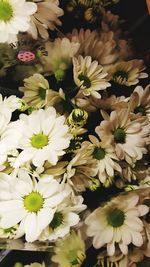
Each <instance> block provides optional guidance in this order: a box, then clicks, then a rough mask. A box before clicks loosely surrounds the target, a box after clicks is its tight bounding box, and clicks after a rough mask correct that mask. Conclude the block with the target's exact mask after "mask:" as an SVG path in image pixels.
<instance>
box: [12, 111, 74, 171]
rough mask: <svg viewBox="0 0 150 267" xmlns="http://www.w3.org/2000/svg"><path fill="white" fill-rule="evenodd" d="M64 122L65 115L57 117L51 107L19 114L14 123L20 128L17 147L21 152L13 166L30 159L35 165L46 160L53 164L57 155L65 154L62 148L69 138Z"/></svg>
mask: <svg viewBox="0 0 150 267" xmlns="http://www.w3.org/2000/svg"><path fill="white" fill-rule="evenodd" d="M64 123H65V117H64V116H58V117H57V114H56V110H55V109H54V108H53V107H50V108H48V109H47V110H42V109H40V110H38V111H34V112H32V113H31V114H30V115H29V116H28V115H25V114H21V115H20V120H18V121H16V124H17V126H18V127H19V126H20V128H21V133H22V137H21V138H20V139H19V145H18V148H20V149H22V152H21V153H20V154H19V156H18V158H17V159H16V161H15V163H14V166H15V167H19V166H20V165H22V164H23V163H25V162H27V161H30V160H32V163H33V164H34V165H35V166H36V167H42V166H43V164H44V162H45V161H46V160H47V161H49V162H50V163H51V164H53V165H55V164H56V163H57V161H58V159H59V157H60V156H62V155H64V154H65V151H64V149H66V148H67V147H68V146H69V143H70V139H71V135H70V134H68V126H67V125H65V124H64ZM16 138H17V136H16Z"/></svg>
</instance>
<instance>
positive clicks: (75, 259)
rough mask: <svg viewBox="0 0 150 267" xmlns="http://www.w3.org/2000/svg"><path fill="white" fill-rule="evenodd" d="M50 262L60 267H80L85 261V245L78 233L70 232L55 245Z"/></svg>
mask: <svg viewBox="0 0 150 267" xmlns="http://www.w3.org/2000/svg"><path fill="white" fill-rule="evenodd" d="M54 252H55V255H54V256H52V261H53V262H56V263H57V264H59V266H60V267H72V266H76V267H80V266H81V264H82V262H83V261H84V259H85V244H84V242H83V240H82V239H81V235H80V233H79V232H78V234H77V233H75V232H72V233H71V234H70V235H68V236H67V237H65V238H64V239H63V240H61V241H60V242H58V243H57V244H56V247H55V248H54Z"/></svg>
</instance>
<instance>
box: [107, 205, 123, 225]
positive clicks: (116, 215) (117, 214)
mask: <svg viewBox="0 0 150 267" xmlns="http://www.w3.org/2000/svg"><path fill="white" fill-rule="evenodd" d="M124 220H125V214H124V212H123V211H122V210H120V209H117V208H115V209H113V210H112V211H110V212H109V213H108V214H107V222H108V224H109V225H111V226H112V227H120V226H122V225H123V223H124Z"/></svg>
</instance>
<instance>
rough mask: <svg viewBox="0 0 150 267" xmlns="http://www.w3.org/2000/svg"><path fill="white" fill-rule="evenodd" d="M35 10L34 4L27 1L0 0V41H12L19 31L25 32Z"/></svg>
mask: <svg viewBox="0 0 150 267" xmlns="http://www.w3.org/2000/svg"><path fill="white" fill-rule="evenodd" d="M36 10H37V6H36V4H35V3H32V2H29V1H24V0H0V43H5V42H8V43H10V42H13V41H15V40H16V39H17V34H18V32H19V31H21V32H26V31H27V30H28V29H29V26H30V25H29V23H30V20H31V15H32V14H34V13H35V12H36Z"/></svg>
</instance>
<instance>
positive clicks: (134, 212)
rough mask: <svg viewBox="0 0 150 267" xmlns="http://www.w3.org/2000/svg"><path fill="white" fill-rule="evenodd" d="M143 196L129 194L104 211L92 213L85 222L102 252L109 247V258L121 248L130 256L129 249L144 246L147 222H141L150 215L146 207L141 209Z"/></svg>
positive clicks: (114, 201)
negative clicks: (144, 230) (116, 247)
mask: <svg viewBox="0 0 150 267" xmlns="http://www.w3.org/2000/svg"><path fill="white" fill-rule="evenodd" d="M138 202H139V196H138V195H137V194H135V193H134V194H131V195H130V194H128V195H122V196H119V197H116V198H115V199H113V200H111V201H109V202H108V203H107V204H105V205H104V206H103V207H99V208H97V209H96V210H94V212H92V213H91V214H90V215H89V216H88V217H87V218H86V220H85V223H86V224H87V225H88V228H87V235H88V236H92V237H93V246H94V247H95V248H97V249H98V248H101V247H103V246H105V245H107V253H108V255H109V256H112V255H114V254H115V246H116V244H118V245H119V248H120V250H121V251H122V253H123V254H125V255H126V254H127V253H128V245H129V244H130V243H132V244H133V245H134V246H137V247H141V246H142V245H143V237H142V231H143V227H144V225H143V222H142V220H141V219H140V218H139V217H141V216H143V215H145V214H146V213H148V211H149V208H148V206H146V205H138Z"/></svg>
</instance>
